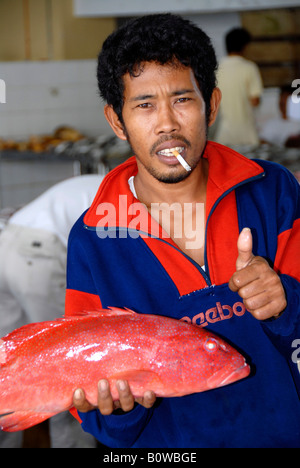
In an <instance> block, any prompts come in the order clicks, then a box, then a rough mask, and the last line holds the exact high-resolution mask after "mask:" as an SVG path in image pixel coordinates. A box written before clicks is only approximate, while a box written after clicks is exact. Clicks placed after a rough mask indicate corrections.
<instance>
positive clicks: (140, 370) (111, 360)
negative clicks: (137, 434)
mask: <svg viewBox="0 0 300 468" xmlns="http://www.w3.org/2000/svg"><path fill="white" fill-rule="evenodd" d="M249 372H250V369H249V366H248V365H247V364H246V362H245V359H244V357H243V356H242V355H241V354H240V353H238V352H237V351H236V350H235V349H234V348H232V347H231V346H229V345H228V344H227V343H225V342H224V341H223V340H221V339H220V338H219V337H217V336H215V335H214V334H212V333H211V332H209V331H208V330H204V329H203V328H200V327H198V326H196V325H193V324H188V323H186V322H184V321H179V320H175V319H171V318H168V317H163V316H160V315H145V314H137V313H135V312H133V311H130V310H124V309H115V308H112V309H109V310H101V311H95V312H90V313H86V314H81V315H77V316H74V317H68V318H62V319H57V320H55V321H49V322H41V323H35V324H29V325H25V326H24V327H21V328H19V329H17V330H15V331H13V332H12V333H10V334H8V335H6V336H5V337H3V338H2V340H0V414H2V415H3V414H6V413H11V414H9V415H5V416H2V417H0V427H1V428H2V429H3V430H7V431H15V430H22V429H25V428H27V427H30V426H32V425H34V424H37V423H38V422H40V421H42V420H44V419H47V418H49V417H51V416H52V415H54V414H57V413H59V412H62V411H66V410H68V409H70V408H71V406H72V395H73V392H74V390H75V389H76V388H79V387H81V388H83V389H84V391H85V393H86V397H87V399H88V400H89V401H90V403H92V404H93V405H95V406H96V404H97V382H98V380H99V379H100V378H107V379H108V380H109V382H110V387H111V392H112V396H113V398H114V399H118V392H117V389H116V381H117V380H118V379H126V380H128V382H129V385H130V387H131V390H132V392H133V394H134V396H136V397H138V396H142V395H143V393H144V391H145V390H147V389H149V390H150V389H151V390H153V391H154V392H155V393H156V395H157V396H158V397H173V396H182V395H187V394H190V393H195V392H202V391H206V390H210V389H212V388H217V387H220V386H223V385H226V384H229V383H232V382H235V381H236V380H239V379H241V378H244V377H246V376H247V375H248V374H249Z"/></svg>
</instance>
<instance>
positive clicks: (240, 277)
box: [228, 228, 287, 320]
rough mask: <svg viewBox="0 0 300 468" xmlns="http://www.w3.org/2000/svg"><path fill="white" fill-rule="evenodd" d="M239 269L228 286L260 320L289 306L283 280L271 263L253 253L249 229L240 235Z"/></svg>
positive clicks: (274, 315) (272, 315) (274, 314)
mask: <svg viewBox="0 0 300 468" xmlns="http://www.w3.org/2000/svg"><path fill="white" fill-rule="evenodd" d="M237 245H238V257H237V261H236V271H235V273H234V274H233V275H232V277H231V278H230V280H229V282H228V286H229V288H230V289H231V290H232V291H234V292H237V293H238V294H239V296H240V297H241V298H242V299H243V303H244V305H245V307H246V309H247V310H248V311H249V312H250V313H251V314H252V315H253V316H254V317H255V318H256V319H258V320H266V319H268V318H270V317H277V316H278V315H279V314H280V313H281V312H282V311H283V310H284V309H285V307H286V304H287V303H286V296H285V291H284V288H283V286H282V283H281V280H280V278H279V276H278V275H277V273H276V272H275V271H274V270H273V269H272V268H271V267H270V265H269V264H268V262H267V261H266V260H265V259H264V258H262V257H257V256H254V255H253V253H252V235H251V231H250V229H248V228H245V229H243V230H242V231H241V233H240V235H239V238H238V244H237Z"/></svg>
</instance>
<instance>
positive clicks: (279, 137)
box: [259, 117, 300, 147]
mask: <svg viewBox="0 0 300 468" xmlns="http://www.w3.org/2000/svg"><path fill="white" fill-rule="evenodd" d="M299 133H300V123H299V122H297V121H295V120H285V119H282V118H280V117H279V118H278V119H275V118H274V119H270V120H268V121H267V122H266V123H265V125H264V126H263V128H262V129H261V131H260V134H259V136H260V138H261V140H263V141H266V142H268V143H270V144H272V145H277V146H281V147H282V146H284V145H285V142H286V140H287V139H288V138H289V137H290V136H293V135H298V134H299Z"/></svg>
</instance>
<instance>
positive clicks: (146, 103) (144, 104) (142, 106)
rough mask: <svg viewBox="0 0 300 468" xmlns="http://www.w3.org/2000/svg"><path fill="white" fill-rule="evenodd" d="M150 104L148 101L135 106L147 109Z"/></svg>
mask: <svg viewBox="0 0 300 468" xmlns="http://www.w3.org/2000/svg"><path fill="white" fill-rule="evenodd" d="M150 106H151V104H150V103H149V102H143V103H142V104H139V105H138V106H137V107H139V108H140V109H147V108H148V107H150Z"/></svg>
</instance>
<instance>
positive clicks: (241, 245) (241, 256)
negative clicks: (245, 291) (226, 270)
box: [236, 228, 254, 271]
mask: <svg viewBox="0 0 300 468" xmlns="http://www.w3.org/2000/svg"><path fill="white" fill-rule="evenodd" d="M237 248H238V258H237V261H236V271H239V270H241V269H242V268H245V267H246V266H247V265H248V264H249V263H250V261H251V260H252V258H253V257H254V255H253V253H252V234H251V230H250V229H249V228H244V229H243V230H242V231H241V232H240V235H239V238H238V241H237Z"/></svg>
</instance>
